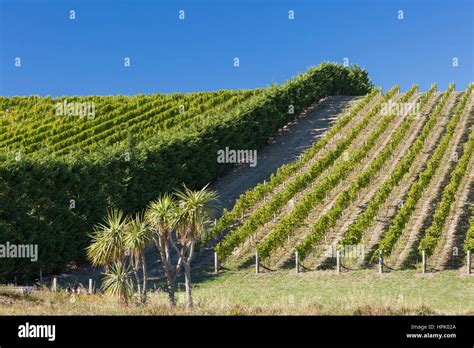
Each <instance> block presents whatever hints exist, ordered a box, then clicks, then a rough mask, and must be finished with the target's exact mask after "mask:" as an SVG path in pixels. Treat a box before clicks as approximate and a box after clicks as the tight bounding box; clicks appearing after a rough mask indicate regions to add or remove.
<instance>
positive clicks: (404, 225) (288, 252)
mask: <svg viewBox="0 0 474 348" xmlns="http://www.w3.org/2000/svg"><path fill="white" fill-rule="evenodd" d="M454 88H455V86H454V85H453V84H451V85H450V86H449V87H448V88H447V89H446V90H445V91H442V92H438V91H437V86H436V85H433V86H432V87H431V88H430V89H429V90H428V91H426V92H424V93H421V92H419V91H418V86H417V85H414V86H413V87H412V88H411V89H409V90H408V91H407V92H406V93H399V87H398V86H395V87H394V88H392V89H391V90H389V91H387V92H386V93H384V94H382V93H381V91H380V90H379V89H373V90H372V92H370V93H369V94H367V95H366V96H365V97H364V98H362V99H360V100H359V101H358V103H357V104H356V105H355V106H353V107H352V108H351V109H349V110H348V111H346V112H345V113H344V114H342V115H340V116H339V117H338V121H337V123H335V124H334V125H333V126H332V128H331V129H330V131H328V132H326V134H325V135H324V136H323V137H322V138H321V139H319V140H317V141H315V142H314V144H313V145H312V146H311V147H310V148H309V149H307V150H306V151H305V152H304V153H302V155H301V156H300V157H299V158H298V159H297V160H296V161H294V162H291V163H288V164H285V165H283V166H281V167H280V168H279V169H278V170H277V171H276V172H275V173H274V174H272V175H271V178H270V180H269V181H268V182H267V181H265V182H262V183H260V184H258V185H256V186H255V187H254V188H253V189H250V190H248V191H247V192H245V193H244V194H242V195H241V196H240V197H239V198H238V199H237V201H236V202H235V205H234V206H233V208H232V209H230V210H224V212H223V214H222V216H221V218H220V219H219V220H217V221H216V223H215V225H214V227H213V228H212V230H211V232H210V234H209V238H208V240H206V241H205V242H206V243H207V245H209V243H211V244H212V242H213V241H214V242H215V250H216V256H217V258H218V260H219V263H220V264H223V265H224V267H225V268H226V269H241V268H246V267H249V266H252V267H253V265H254V264H255V263H257V269H258V268H259V267H260V265H261V267H262V268H263V269H265V270H267V271H268V270H277V269H280V268H293V267H295V266H296V267H297V269H300V268H302V269H305V270H314V269H327V268H334V267H335V266H336V261H337V258H336V255H337V254H339V255H340V257H341V259H342V264H343V266H344V267H345V268H348V269H357V268H366V267H371V266H373V265H374V264H375V263H376V262H380V261H379V260H380V259H381V258H382V260H383V261H382V262H383V265H384V266H385V267H386V268H388V269H391V270H400V269H407V268H418V267H421V260H422V257H423V258H425V257H426V263H427V265H428V268H429V269H430V270H442V269H446V268H453V267H455V268H459V267H460V266H461V265H464V264H465V260H466V252H467V251H472V250H473V245H474V244H473V232H472V231H473V219H472V217H471V218H469V217H470V216H471V215H472V213H471V212H472V210H471V209H470V207H471V206H472V199H473V195H472V192H473V189H474V180H473V179H474V178H473V173H474V158H473V157H474V156H473V144H474V127H473V121H474V118H473V110H472V107H473V101H474V98H473V95H472V89H473V85H472V84H471V85H469V86H468V87H467V88H466V89H465V90H464V91H463V92H455V91H454ZM387 104H389V105H390V104H392V105H407V104H409V105H416V106H417V108H416V111H413V110H411V111H410V110H408V112H406V111H403V112H401V111H400V110H402V108H400V109H395V110H389V112H387V110H386V105H387ZM206 243H203V244H206Z"/></svg>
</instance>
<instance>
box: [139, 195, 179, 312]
mask: <svg viewBox="0 0 474 348" xmlns="http://www.w3.org/2000/svg"><path fill="white" fill-rule="evenodd" d="M175 215H176V202H175V200H174V199H173V197H172V196H171V195H170V194H168V193H165V194H163V195H161V196H159V197H158V199H157V200H156V201H154V202H152V203H151V204H150V205H149V206H148V209H147V211H146V213H145V218H146V220H147V223H148V225H149V226H150V229H151V231H152V232H153V237H154V241H155V245H156V247H157V249H158V250H159V252H160V256H161V262H162V265H163V270H164V272H165V274H166V278H167V286H168V295H169V301H170V304H171V305H172V306H174V305H175V304H176V301H175V298H174V291H175V287H174V280H175V278H176V274H177V273H178V271H179V269H180V267H181V262H178V263H177V265H176V266H174V265H173V263H172V259H171V255H170V247H169V246H170V240H171V238H172V233H173V230H174V221H175V218H174V217H175Z"/></svg>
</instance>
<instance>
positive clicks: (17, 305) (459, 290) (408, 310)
mask: <svg viewBox="0 0 474 348" xmlns="http://www.w3.org/2000/svg"><path fill="white" fill-rule="evenodd" d="M195 278H196V284H195V288H194V297H195V308H194V309H193V311H192V313H191V312H187V311H186V309H185V306H184V301H185V298H184V285H183V284H182V283H180V284H179V285H180V292H179V293H178V297H177V298H178V306H177V308H174V309H172V308H170V307H168V305H167V295H166V293H164V292H162V291H161V290H159V288H157V290H156V291H153V292H152V293H151V294H150V296H149V302H148V304H147V305H146V306H143V305H139V304H134V303H131V304H129V305H128V306H118V305H117V301H116V299H113V298H110V297H107V296H105V295H102V294H96V295H92V296H90V295H71V294H68V293H66V292H59V293H57V294H53V293H50V292H46V291H37V292H33V293H32V294H31V295H29V296H19V295H12V294H7V293H6V292H3V293H1V294H0V314H2V315H40V314H55V315H61V314H63V315H97V314H99V315H182V314H187V313H189V314H193V315H194V314H204V315H247V314H249V315H266V314H271V315H275V314H276V315H436V314H440V315H453V314H460V315H474V301H473V299H474V277H472V276H467V275H464V274H462V273H460V271H443V272H439V273H432V274H421V273H419V272H416V271H398V272H392V273H385V274H378V273H376V272H375V271H374V270H360V271H353V272H347V273H343V274H339V275H337V274H335V273H333V272H329V271H318V272H307V273H300V274H298V275H296V274H295V273H294V271H284V270H281V271H276V272H272V273H262V274H259V275H256V274H254V272H252V271H251V270H245V271H239V272H236V271H228V272H226V273H223V274H220V275H218V276H212V277H209V276H208V275H207V276H204V275H203V274H201V275H198V274H196V277H195Z"/></svg>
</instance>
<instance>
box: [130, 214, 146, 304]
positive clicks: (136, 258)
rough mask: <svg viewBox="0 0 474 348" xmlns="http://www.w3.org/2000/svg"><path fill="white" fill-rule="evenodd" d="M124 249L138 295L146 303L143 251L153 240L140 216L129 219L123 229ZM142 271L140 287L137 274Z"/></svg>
mask: <svg viewBox="0 0 474 348" xmlns="http://www.w3.org/2000/svg"><path fill="white" fill-rule="evenodd" d="M124 231H125V234H124V238H123V241H124V247H125V250H126V251H128V253H129V257H130V264H131V266H132V269H133V273H134V275H135V278H136V280H137V287H138V293H139V294H140V299H141V301H142V302H143V303H145V302H146V292H147V280H148V279H147V270H146V260H145V249H146V247H147V246H148V244H149V243H150V242H151V241H152V240H153V237H152V233H151V230H150V229H149V228H148V225H147V223H146V220H145V219H143V218H142V216H141V214H137V215H136V216H135V218H134V219H130V220H129V221H128V223H127V225H126V227H125V229H124ZM140 268H141V269H142V282H143V286H142V287H140V278H139V277H138V272H139V270H140Z"/></svg>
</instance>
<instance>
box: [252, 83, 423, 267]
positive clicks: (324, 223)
mask: <svg viewBox="0 0 474 348" xmlns="http://www.w3.org/2000/svg"><path fill="white" fill-rule="evenodd" d="M417 89H418V86H417V85H415V86H413V88H412V89H411V90H410V91H409V92H408V93H407V94H406V95H405V96H404V98H403V100H402V101H401V102H407V101H408V100H409V98H410V97H411V96H412V95H413V93H414V92H416V91H417ZM413 119H414V117H413V116H408V117H407V119H406V120H404V121H403V122H402V123H401V124H400V125H399V126H398V127H397V129H396V131H395V134H394V135H393V136H392V138H391V141H390V142H389V143H388V144H387V145H385V147H384V149H383V150H382V152H381V153H380V154H379V155H377V157H376V158H375V159H374V160H373V161H372V162H371V163H370V165H369V167H368V168H367V169H366V170H364V171H363V172H362V173H361V174H360V175H359V176H358V177H357V178H356V180H355V181H354V182H353V183H352V184H351V185H350V186H349V187H348V188H347V189H345V190H344V191H342V192H341V193H340V194H339V196H338V197H337V199H336V201H335V203H334V204H333V206H332V207H331V208H330V209H329V211H328V212H326V213H324V214H323V215H322V216H321V217H320V218H319V219H318V220H317V221H316V222H315V223H314V225H313V227H312V228H311V232H310V233H309V234H308V235H307V236H306V238H305V239H304V240H303V241H302V242H301V243H300V244H299V245H298V246H297V247H296V250H298V254H299V255H300V258H301V260H304V259H305V258H306V257H307V256H308V254H309V253H310V252H311V250H312V249H313V247H314V245H315V244H316V243H318V242H319V241H320V240H321V238H322V237H323V236H324V234H325V233H326V232H327V230H329V229H331V228H333V227H334V226H335V225H336V223H337V221H338V220H339V219H340V218H341V216H342V213H343V212H344V210H345V209H346V208H347V207H349V205H350V204H351V203H352V202H354V201H355V199H356V198H357V193H358V192H359V191H360V190H361V189H363V188H365V187H367V186H369V185H370V183H371V182H372V179H373V178H374V177H375V175H376V174H377V173H378V172H379V171H380V169H381V168H382V166H383V165H384V163H385V162H386V161H387V160H388V159H389V158H390V156H391V155H392V154H393V153H394V151H395V149H396V148H397V146H398V145H399V144H400V142H401V141H402V140H403V139H404V138H405V136H406V135H407V134H408V131H409V129H410V126H411V125H412V123H413ZM385 128H386V127H385ZM355 159H357V158H355ZM359 161H360V159H359ZM359 161H356V163H357V162H359ZM264 242H265V241H264ZM263 244H264V243H262V245H261V246H263Z"/></svg>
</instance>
